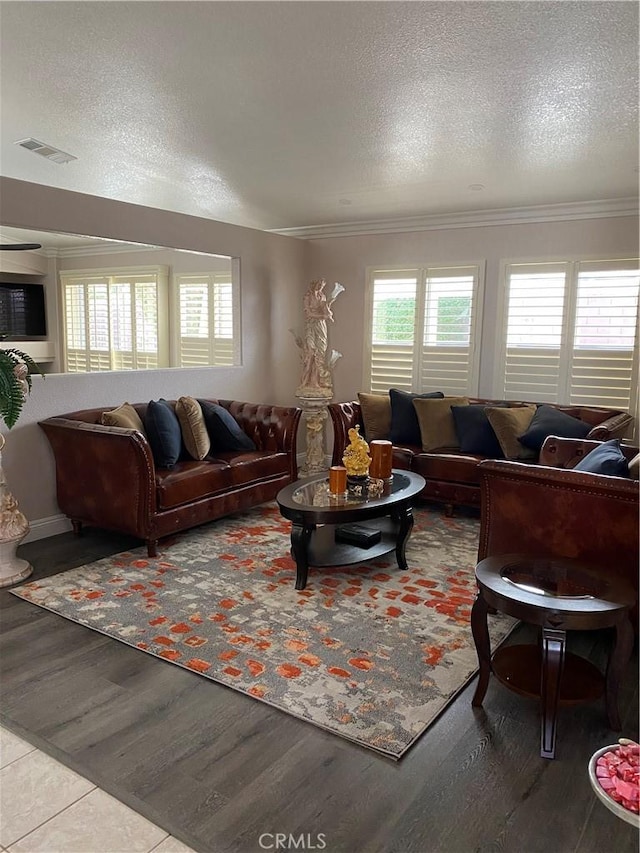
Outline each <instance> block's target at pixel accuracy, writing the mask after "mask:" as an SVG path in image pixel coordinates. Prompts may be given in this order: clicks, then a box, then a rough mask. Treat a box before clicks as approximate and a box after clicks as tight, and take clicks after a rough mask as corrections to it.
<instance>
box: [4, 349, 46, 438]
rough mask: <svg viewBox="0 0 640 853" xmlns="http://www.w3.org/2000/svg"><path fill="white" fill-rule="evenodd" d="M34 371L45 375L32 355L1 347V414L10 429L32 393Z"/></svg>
mask: <svg viewBox="0 0 640 853" xmlns="http://www.w3.org/2000/svg"><path fill="white" fill-rule="evenodd" d="M32 373H40V374H41V375H43V374H42V371H41V370H40V368H39V367H38V365H37V364H36V363H35V361H34V360H33V359H32V358H31V356H30V355H27V353H26V352H22V351H21V350H19V349H0V416H1V417H2V419H3V420H4V422H5V424H6V425H7V428H8V429H11V427H13V426H15V423H16V421H17V420H18V418H19V417H20V413H21V412H22V407H23V406H24V401H25V400H26V399H27V394H30V393H31V374H32ZM1 449H2V448H1V447H0V450H1Z"/></svg>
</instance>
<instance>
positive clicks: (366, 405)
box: [358, 392, 391, 441]
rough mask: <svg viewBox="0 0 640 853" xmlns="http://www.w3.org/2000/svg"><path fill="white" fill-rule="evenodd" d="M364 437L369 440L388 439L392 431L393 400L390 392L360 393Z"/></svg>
mask: <svg viewBox="0 0 640 853" xmlns="http://www.w3.org/2000/svg"><path fill="white" fill-rule="evenodd" d="M358 400H359V402H360V411H361V412H362V425H363V426H364V437H365V438H366V439H367V441H375V440H376V439H380V438H382V439H388V438H389V434H390V432H391V400H390V398H389V395H388V394H365V393H364V392H359V393H358Z"/></svg>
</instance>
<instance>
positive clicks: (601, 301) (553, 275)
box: [497, 260, 640, 411]
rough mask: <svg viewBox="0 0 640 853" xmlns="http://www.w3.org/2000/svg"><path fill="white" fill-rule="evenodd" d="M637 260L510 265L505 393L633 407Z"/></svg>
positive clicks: (501, 369) (502, 363) (501, 372)
mask: <svg viewBox="0 0 640 853" xmlns="http://www.w3.org/2000/svg"><path fill="white" fill-rule="evenodd" d="M639 285H640V271H639V269H638V261H637V260H631V261H629V260H626V261H616V260H609V261H594V262H589V263H586V262H578V261H564V262H561V263H539V264H537V263H532V264H508V265H507V266H506V268H505V305H506V308H505V318H504V329H503V331H504V336H505V339H504V348H503V352H502V354H501V357H500V358H499V362H498V376H499V387H498V388H497V393H498V396H502V397H504V398H506V399H511V400H513V399H524V400H532V401H535V402H543V403H544V402H549V403H565V404H570V405H575V406H589V405H593V406H608V407H610V408H612V409H621V410H623V411H624V410H626V411H628V410H630V409H632V408H633V407H634V405H635V402H636V395H637V389H636V388H635V387H634V385H635V382H636V380H635V379H634V376H635V359H636V358H637V347H638V341H637V316H638V291H639Z"/></svg>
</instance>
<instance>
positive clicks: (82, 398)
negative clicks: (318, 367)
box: [0, 178, 308, 538]
mask: <svg viewBox="0 0 640 853" xmlns="http://www.w3.org/2000/svg"><path fill="white" fill-rule="evenodd" d="M0 199H1V207H0V222H2V224H3V225H6V226H14V227H18V228H29V229H34V230H41V231H55V232H62V233H70V234H83V235H88V236H95V237H108V238H111V239H114V240H124V241H131V242H137V243H144V244H151V245H161V246H170V247H176V248H185V249H191V250H193V251H196V252H209V253H217V254H226V255H231V256H234V257H239V258H240V274H241V300H242V339H243V340H242V349H243V364H242V366H240V367H230V368H220V367H211V368H208V367H204V368H197V369H190V370H187V369H167V370H156V371H144V372H140V373H126V372H123V373H103V374H97V373H93V374H86V375H82V376H80V375H71V374H66V375H65V374H55V375H48V376H47V377H46V380H43V379H42V378H41V377H38V376H36V377H34V380H33V391H32V394H31V396H30V397H29V399H28V400H27V402H26V404H25V407H24V410H23V414H22V416H21V418H20V420H19V422H18V424H17V425H16V426H15V427H14V428H13V429H12V430H11V432H10V433H9V434H8V435H7V445H6V448H5V450H4V452H3V454H2V456H3V459H2V461H3V467H4V470H5V473H6V477H7V481H8V482H9V484H10V487H11V491H12V492H13V494H14V495H15V497H16V498H17V500H18V502H19V504H20V508H21V510H22V511H23V512H24V514H25V515H26V516H27V518H29V519H30V521H31V523H32V527H33V530H34V535H33V537H32V538H35V537H36V536H37V535H43V534H44V535H48V534H49V533H51V532H55V530H53V529H52V528H51V529H48V528H46V520H47V519H49V518H51V517H53V516H55V515H57V514H58V512H59V510H58V507H57V503H56V500H55V468H54V463H53V456H52V453H51V450H50V448H49V445H48V442H47V440H46V438H45V436H44V433H43V432H42V431H41V430H40V428H39V427H38V426H37V422H38V421H39V420H42V419H43V418H46V417H50V416H51V415H59V414H63V413H64V412H70V411H74V410H76V409H83V408H92V407H94V406H99V405H114V406H115V405H118V404H119V403H121V402H123V400H128V401H129V402H142V401H146V400H150V399H157V398H158V397H160V396H163V397H166V398H167V399H175V398H176V397H178V396H180V395H181V394H189V395H192V396H196V397H197V396H201V397H204V396H212V397H221V398H226V399H234V400H246V401H250V402H258V401H264V402H272V403H279V404H283V405H292V404H295V403H296V400H295V396H294V395H295V389H296V387H297V383H298V379H299V361H298V353H297V350H296V347H295V342H294V341H293V338H292V337H291V335H290V334H289V333H288V332H287V329H288V328H289V327H291V326H297V325H299V324H300V323H301V317H302V311H301V300H302V295H303V293H304V290H305V280H306V276H305V259H306V252H307V249H308V244H307V243H306V242H305V241H302V240H297V239H295V238H292V237H282V236H279V235H275V234H267V233H265V232H262V231H255V230H253V229H250V228H241V227H239V226H235V225H227V224H225V223H221V222H214V221H212V220H206V219H199V218H197V217H192V216H185V215H183V214H178V213H171V212H169V211H163V210H156V209H152V208H145V207H141V206H139V205H132V204H125V203H123V202H118V201H112V200H110V199H103V198H98V197H95V196H87V195H82V194H79V193H71V192H67V191H65V190H59V189H55V188H53V187H45V186H41V185H39V184H32V183H27V182H25V181H17V180H13V179H10V178H0ZM78 476H79V477H90V476H91V472H90V471H79V472H78Z"/></svg>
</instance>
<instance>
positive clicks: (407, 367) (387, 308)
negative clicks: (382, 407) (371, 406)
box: [369, 270, 418, 393]
mask: <svg viewBox="0 0 640 853" xmlns="http://www.w3.org/2000/svg"><path fill="white" fill-rule="evenodd" d="M417 287H418V271H417V270H392V271H380V272H375V273H374V274H373V316H372V324H371V354H370V380H369V381H370V389H371V391H372V392H374V393H375V392H385V391H388V390H389V388H401V389H403V390H405V391H411V389H412V388H413V364H414V351H415V320H416V293H417Z"/></svg>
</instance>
